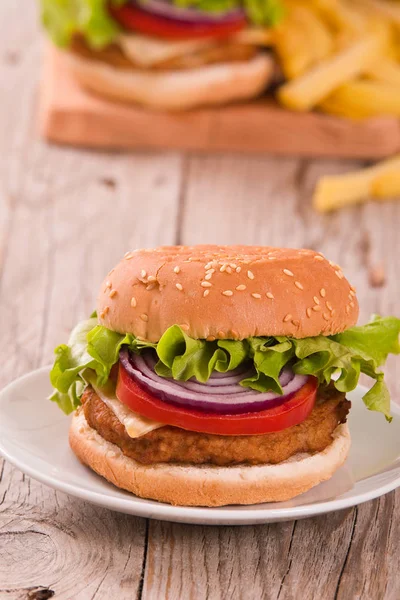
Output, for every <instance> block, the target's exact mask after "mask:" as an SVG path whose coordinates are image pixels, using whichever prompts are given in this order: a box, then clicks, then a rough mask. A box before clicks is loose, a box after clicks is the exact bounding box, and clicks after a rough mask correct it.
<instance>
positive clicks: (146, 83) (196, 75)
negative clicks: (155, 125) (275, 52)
mask: <svg viewBox="0 0 400 600" xmlns="http://www.w3.org/2000/svg"><path fill="white" fill-rule="evenodd" d="M67 56H68V59H69V66H70V69H71V71H72V73H73V75H74V76H75V78H76V79H77V80H78V82H79V83H80V84H81V85H82V86H83V87H86V88H87V89H89V90H91V91H93V92H95V93H97V94H100V95H102V96H106V97H108V98H112V99H113V100H120V101H123V102H135V103H137V104H141V105H143V106H149V107H151V108H156V109H165V110H186V109H189V108H193V107H195V106H205V105H212V104H224V103H226V102H232V101H233V100H243V99H247V98H254V97H256V96H258V95H259V94H261V93H262V92H263V91H264V90H265V89H266V87H267V85H268V83H269V81H270V79H271V77H272V74H273V70H274V62H273V59H272V58H271V57H270V56H269V55H267V54H261V53H260V54H258V55H257V56H255V57H254V58H252V59H250V60H248V61H243V62H237V63H220V64H216V65H209V66H204V67H200V68H196V69H187V70H182V71H157V72H155V71H140V70H134V69H131V70H129V69H126V70H124V69H117V68H115V67H113V66H110V65H108V64H106V63H103V62H101V61H94V60H91V59H86V58H83V57H81V56H78V55H76V54H72V53H67Z"/></svg>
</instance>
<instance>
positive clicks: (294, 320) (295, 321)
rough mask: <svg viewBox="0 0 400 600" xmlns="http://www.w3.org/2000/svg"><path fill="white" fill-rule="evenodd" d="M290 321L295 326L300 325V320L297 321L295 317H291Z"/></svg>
mask: <svg viewBox="0 0 400 600" xmlns="http://www.w3.org/2000/svg"><path fill="white" fill-rule="evenodd" d="M292 323H293V325H294V326H295V327H298V326H299V325H300V321H298V320H297V319H293V321H292Z"/></svg>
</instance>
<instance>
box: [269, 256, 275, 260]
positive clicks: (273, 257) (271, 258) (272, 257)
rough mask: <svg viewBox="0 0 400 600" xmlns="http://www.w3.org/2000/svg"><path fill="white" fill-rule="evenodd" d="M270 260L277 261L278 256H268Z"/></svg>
mask: <svg viewBox="0 0 400 600" xmlns="http://www.w3.org/2000/svg"><path fill="white" fill-rule="evenodd" d="M268 260H276V256H268Z"/></svg>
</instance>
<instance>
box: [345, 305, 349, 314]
mask: <svg viewBox="0 0 400 600" xmlns="http://www.w3.org/2000/svg"><path fill="white" fill-rule="evenodd" d="M346 313H347V314H350V306H346Z"/></svg>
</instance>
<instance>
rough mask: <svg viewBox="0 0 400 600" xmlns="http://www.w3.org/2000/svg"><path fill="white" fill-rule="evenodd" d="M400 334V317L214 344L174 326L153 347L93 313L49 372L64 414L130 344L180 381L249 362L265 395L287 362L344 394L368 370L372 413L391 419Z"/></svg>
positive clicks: (252, 382)
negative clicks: (326, 331)
mask: <svg viewBox="0 0 400 600" xmlns="http://www.w3.org/2000/svg"><path fill="white" fill-rule="evenodd" d="M399 334H400V319H397V318H395V317H386V318H381V317H374V318H373V319H372V321H371V322H370V323H368V324H367V325H364V326H362V327H352V328H351V329H348V330H347V331H345V332H344V333H341V334H338V335H335V336H330V337H324V336H316V337H313V338H304V339H293V338H287V337H277V338H274V337H264V338H261V337H259V338H258V337H255V338H249V339H247V340H243V341H234V340H216V341H214V342H207V341H205V340H196V339H193V338H191V337H189V336H188V335H187V334H186V333H185V332H184V331H182V329H181V328H180V327H179V326H178V325H174V326H172V327H170V328H169V329H168V330H167V331H166V332H165V333H164V335H163V336H162V337H161V339H160V341H159V342H158V343H157V344H153V343H149V342H144V341H141V340H138V339H137V338H135V336H133V335H132V334H126V335H124V334H120V333H116V332H115V331H110V330H109V329H107V328H105V327H103V326H101V325H99V324H98V321H97V317H96V316H93V318H91V319H88V320H87V321H84V322H83V323H80V324H79V325H78V326H77V327H76V328H75V329H74V331H73V332H72V334H71V337H70V340H69V343H68V345H61V346H59V347H58V348H56V350H55V354H56V359H55V362H54V366H53V369H52V371H51V373H50V379H51V383H52V385H53V386H54V388H56V392H55V393H54V394H53V395H52V397H51V399H52V400H54V401H55V402H57V403H58V404H59V406H60V407H61V408H62V409H63V410H64V411H65V412H71V411H72V410H74V409H75V408H76V407H77V406H78V405H79V401H80V394H81V393H82V389H83V383H84V376H83V374H84V371H85V370H86V369H91V370H92V371H93V372H94V373H95V376H96V378H97V383H98V385H99V386H103V385H105V384H106V382H107V380H108V378H109V376H110V371H111V369H112V367H113V365H115V364H116V363H117V362H118V355H119V351H120V349H121V346H128V347H129V348H130V350H132V351H133V352H140V351H141V350H143V349H145V348H152V349H153V350H155V352H156V353H157V357H158V363H157V364H156V367H155V370H156V372H157V374H158V375H159V376H160V377H170V378H173V379H176V380H180V381H187V380H188V379H191V378H195V379H197V380H198V381H200V382H201V383H205V382H206V381H207V380H208V379H209V378H210V376H211V374H212V372H213V371H218V372H220V373H226V372H227V371H231V370H233V369H235V368H236V367H238V366H239V365H241V364H242V363H244V362H247V363H249V365H250V367H251V366H252V367H253V373H252V374H251V375H250V376H247V377H246V378H244V379H243V380H242V381H241V385H243V386H245V387H249V388H252V389H255V390H257V391H259V392H266V391H274V392H275V393H278V394H281V393H282V387H281V385H280V383H279V374H280V372H281V370H282V369H283V367H284V366H285V365H290V367H291V368H292V369H293V370H294V371H295V373H298V374H303V375H313V376H314V377H317V378H318V381H319V383H320V384H329V383H330V382H331V381H333V383H334V385H335V387H336V388H337V389H338V390H339V391H341V392H349V391H351V390H353V389H354V388H355V387H356V386H357V383H358V381H359V377H360V374H361V373H364V374H365V375H367V376H368V377H370V378H371V379H372V380H375V383H374V385H373V386H372V387H371V389H370V390H369V392H368V393H367V394H366V395H365V396H364V398H363V400H364V402H365V404H366V406H367V408H368V409H369V410H375V411H378V412H381V413H383V414H384V415H385V417H386V418H387V419H388V420H390V418H391V417H390V396H389V392H388V389H387V387H386V385H385V382H384V378H383V373H382V372H381V371H380V367H381V366H382V365H383V364H384V362H385V361H386V358H387V356H388V355H389V354H399V353H400V344H399Z"/></svg>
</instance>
